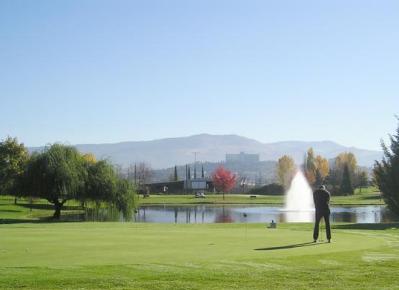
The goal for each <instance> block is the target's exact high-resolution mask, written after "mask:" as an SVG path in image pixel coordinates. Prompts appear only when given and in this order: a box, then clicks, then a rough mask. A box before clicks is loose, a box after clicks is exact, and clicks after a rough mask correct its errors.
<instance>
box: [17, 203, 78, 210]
mask: <svg viewBox="0 0 399 290" xmlns="http://www.w3.org/2000/svg"><path fill="white" fill-rule="evenodd" d="M18 205H19V206H22V207H25V208H29V209H47V210H54V205H52V204H43V203H38V204H28V203H22V204H18ZM79 209H82V207H81V206H79V205H64V206H63V207H62V210H79Z"/></svg>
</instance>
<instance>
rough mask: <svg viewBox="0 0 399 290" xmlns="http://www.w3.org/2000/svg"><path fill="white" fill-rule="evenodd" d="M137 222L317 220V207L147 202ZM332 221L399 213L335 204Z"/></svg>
mask: <svg viewBox="0 0 399 290" xmlns="http://www.w3.org/2000/svg"><path fill="white" fill-rule="evenodd" d="M80 219H82V220H88V221H90V220H92V221H127V220H126V219H124V218H123V217H122V216H121V215H120V214H119V213H118V212H115V211H112V212H110V211H108V210H106V209H103V210H101V211H99V212H98V211H96V212H94V211H90V212H86V214H84V215H83V216H81V217H80ZM128 220H130V221H133V222H145V223H245V222H247V223H270V222H271V221H272V220H274V221H275V222H313V221H314V211H308V212H294V211H285V210H284V209H283V208H282V207H279V206H264V205H148V206H147V205H146V206H141V207H140V208H139V209H138V210H137V212H136V213H134V214H132V217H131V219H128ZM331 221H332V222H351V223H381V222H396V221H399V217H397V216H395V215H394V214H392V213H391V212H390V211H389V210H388V209H387V208H386V207H385V206H381V205H370V206H333V207H331Z"/></svg>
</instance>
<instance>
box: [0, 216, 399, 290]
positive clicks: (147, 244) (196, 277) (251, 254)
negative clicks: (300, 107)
mask: <svg viewBox="0 0 399 290" xmlns="http://www.w3.org/2000/svg"><path fill="white" fill-rule="evenodd" d="M395 226H396V225H392V226H388V227H387V228H386V227H384V226H380V227H377V229H375V230H368V229H360V227H359V226H356V225H338V226H337V227H338V229H334V230H333V243H331V244H328V243H323V242H319V243H316V244H312V243H309V242H311V240H312V225H311V224H285V225H279V227H278V228H277V229H266V228H265V226H264V225H260V224H248V225H245V224H200V225H196V224H191V225H185V224H179V225H175V224H133V223H52V224H43V223H41V224H10V225H0V246H1V248H0V270H1V272H2V275H0V288H9V289H14V288H19V287H25V288H27V289H65V288H66V289H75V288H77V289H99V288H103V289H126V288H135V289H165V288H174V289H265V288H269V289H289V288H292V289H310V288H315V289H316V288H317V289H351V288H352V289H361V288H364V289H378V288H381V289H382V288H385V289H395V288H399V283H398V282H399V280H398V278H397V274H399V270H398V269H399V267H398V266H399V230H398V229H391V227H395ZM363 228H364V226H363ZM366 228H367V227H366Z"/></svg>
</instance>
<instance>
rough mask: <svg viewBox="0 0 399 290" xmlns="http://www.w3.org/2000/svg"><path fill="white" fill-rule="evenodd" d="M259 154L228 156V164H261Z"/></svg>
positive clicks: (241, 153)
mask: <svg viewBox="0 0 399 290" xmlns="http://www.w3.org/2000/svg"><path fill="white" fill-rule="evenodd" d="M259 161H260V160H259V154H247V153H244V152H240V153H239V154H226V162H241V163H256V162H259Z"/></svg>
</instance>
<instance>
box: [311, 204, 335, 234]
mask: <svg viewBox="0 0 399 290" xmlns="http://www.w3.org/2000/svg"><path fill="white" fill-rule="evenodd" d="M321 218H324V222H325V223H326V234H327V240H331V229H330V212H329V211H317V210H316V221H315V224H314V230H313V239H314V240H317V238H318V237H319V224H320V220H321Z"/></svg>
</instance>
